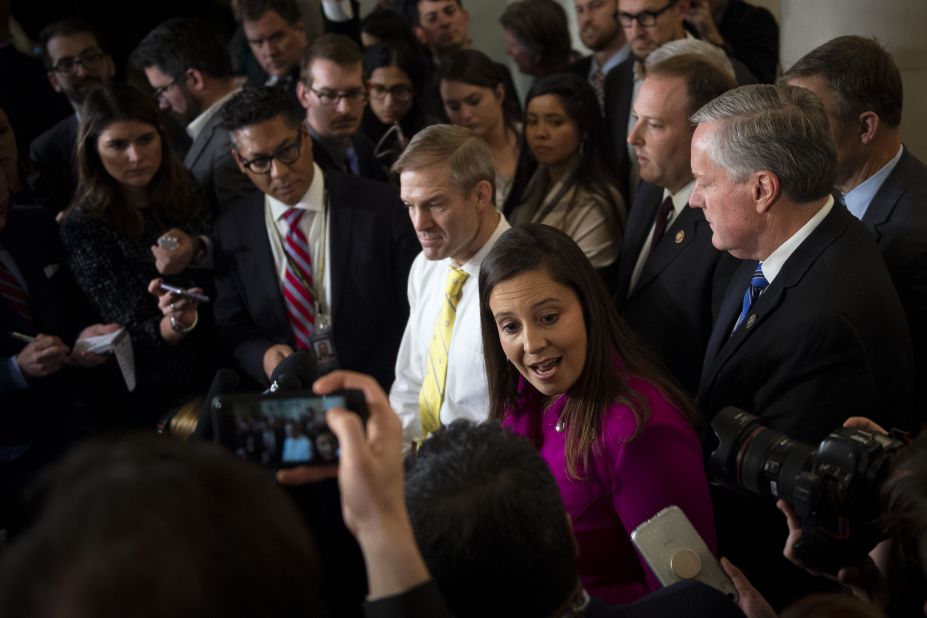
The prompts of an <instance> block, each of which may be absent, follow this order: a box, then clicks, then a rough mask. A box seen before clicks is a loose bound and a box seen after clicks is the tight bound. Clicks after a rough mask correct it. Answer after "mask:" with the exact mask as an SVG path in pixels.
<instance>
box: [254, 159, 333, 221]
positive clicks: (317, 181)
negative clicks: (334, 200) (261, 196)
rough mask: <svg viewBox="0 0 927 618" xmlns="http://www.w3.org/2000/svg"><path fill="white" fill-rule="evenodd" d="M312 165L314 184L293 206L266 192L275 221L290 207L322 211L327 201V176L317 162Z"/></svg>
mask: <svg viewBox="0 0 927 618" xmlns="http://www.w3.org/2000/svg"><path fill="white" fill-rule="evenodd" d="M312 167H313V170H314V175H313V177H312V184H311V185H309V189H308V190H307V191H306V194H305V195H303V196H302V197H301V198H300V200H299V201H298V202H296V203H295V204H293V206H289V205H287V204H284V203H283V202H281V201H280V200H278V199H276V198H275V197H272V196H270V195H266V194H265V197H266V198H267V205H268V206H269V207H270V214H271V215H273V218H274V221H280V219H281V218H283V215H284V214H286V211H288V210H289V209H290V208H302V209H303V210H309V211H313V212H322V207H323V206H324V201H325V177H324V176H323V175H322V169H321V168H320V167H319V166H318V165H317V164H316V163H313V164H312Z"/></svg>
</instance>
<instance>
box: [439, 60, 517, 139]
mask: <svg viewBox="0 0 927 618" xmlns="http://www.w3.org/2000/svg"><path fill="white" fill-rule="evenodd" d="M437 77H438V83H439V84H440V83H441V80H442V79H446V80H448V81H454V82H463V83H465V84H471V85H473V86H480V87H482V88H489V89H492V90H495V89H496V88H497V87H498V86H499V84H502V88H503V90H504V92H505V97H504V100H503V101H502V114H503V117H504V118H505V124H506V126H508V127H509V128H512V129H513V130H514V128H515V126H516V125H517V124H518V121H519V120H521V106H520V105H519V104H518V93H516V92H515V85H514V83H513V82H512V76H511V75H510V74H509V70H508V69H507V68H505V65H503V64H499V63H498V62H494V61H493V60H491V59H490V58H489V56H487V55H486V54H484V53H483V52H481V51H477V50H475V49H459V50H457V51H454V52H451V53H450V54H448V55H447V56H445V57H444V59H443V60H442V61H441V66H440V68H439V69H438V76H437Z"/></svg>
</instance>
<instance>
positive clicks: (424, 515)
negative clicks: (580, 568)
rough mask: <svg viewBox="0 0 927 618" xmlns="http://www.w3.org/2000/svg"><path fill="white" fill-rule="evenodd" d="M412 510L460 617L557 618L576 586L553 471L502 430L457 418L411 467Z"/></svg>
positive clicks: (432, 565) (432, 566)
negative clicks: (553, 617)
mask: <svg viewBox="0 0 927 618" xmlns="http://www.w3.org/2000/svg"><path fill="white" fill-rule="evenodd" d="M405 493H406V506H407V508H408V510H409V516H410V518H411V520H412V529H413V531H414V533H415V540H416V542H417V543H418V546H419V549H420V550H421V552H422V556H423V557H424V559H425V563H426V564H427V565H428V569H429V571H430V572H431V574H432V576H433V577H434V579H435V582H436V583H437V584H438V587H439V588H440V590H441V595H442V596H443V597H444V599H445V601H446V602H447V604H448V609H450V611H451V613H452V614H453V615H454V616H458V617H460V618H466V617H468V616H549V615H551V614H552V613H553V612H554V610H556V609H557V608H558V607H560V606H561V605H563V603H564V602H565V601H566V600H567V599H568V598H569V596H570V592H571V591H572V590H573V589H574V588H575V587H576V585H577V578H576V568H575V565H574V561H573V549H574V546H573V542H572V532H571V530H570V527H569V524H568V523H567V515H566V511H565V510H564V508H563V501H562V500H561V498H560V490H559V489H558V487H557V483H556V481H555V480H554V477H553V475H552V474H551V472H550V468H549V467H548V466H547V464H546V463H545V462H544V460H543V459H541V457H540V456H539V455H538V453H537V451H536V450H535V449H534V447H533V446H532V445H531V443H530V442H528V441H527V440H526V439H525V438H523V437H521V436H515V435H513V434H511V433H510V432H509V431H508V430H506V429H504V428H503V427H502V426H501V425H499V424H498V423H492V422H489V423H483V424H481V425H476V424H474V423H473V422H471V421H467V420H462V419H461V420H457V421H454V422H453V423H451V424H450V425H448V426H447V427H443V428H441V429H439V430H438V431H437V432H435V433H434V434H432V435H431V437H430V438H428V439H427V440H425V441H424V442H423V443H422V446H421V448H420V449H419V450H418V451H417V452H416V454H415V457H414V459H413V458H410V459H409V460H407V462H406V477H405Z"/></svg>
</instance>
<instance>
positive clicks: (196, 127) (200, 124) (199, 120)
mask: <svg viewBox="0 0 927 618" xmlns="http://www.w3.org/2000/svg"><path fill="white" fill-rule="evenodd" d="M239 92H241V88H235V89H234V90H232V91H231V92H229V93H228V94H227V95H225V96H224V97H222V98H221V99H219V100H218V101H216V102H215V103H213V104H212V105H210V106H209V107H207V108H206V110H205V111H204V112H203V113H201V114H200V115H199V116H197V117H196V118H194V119H193V121H192V122H191V123H190V124H188V125H187V135H189V136H190V139H192V140H195V139H196V138H197V137H199V135H200V133H202V132H203V128H204V127H205V126H206V125H207V124H208V123H209V121H210V120H212V117H213V116H215V115H216V114H217V113H219V108H221V107H222V105H223V104H224V103H225V102H226V101H228V100H229V99H231V98H232V97H234V96H235V95H236V94H238V93H239Z"/></svg>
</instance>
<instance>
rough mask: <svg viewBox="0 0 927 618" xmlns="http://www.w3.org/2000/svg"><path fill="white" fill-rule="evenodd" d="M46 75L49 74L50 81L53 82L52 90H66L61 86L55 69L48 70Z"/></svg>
mask: <svg viewBox="0 0 927 618" xmlns="http://www.w3.org/2000/svg"><path fill="white" fill-rule="evenodd" d="M46 75H48V83H49V84H51V87H52V90H54V91H55V92H58V93H61V92H64V90H62V88H61V82H59V81H58V74H57V73H55V72H54V71H48V73H46Z"/></svg>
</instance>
